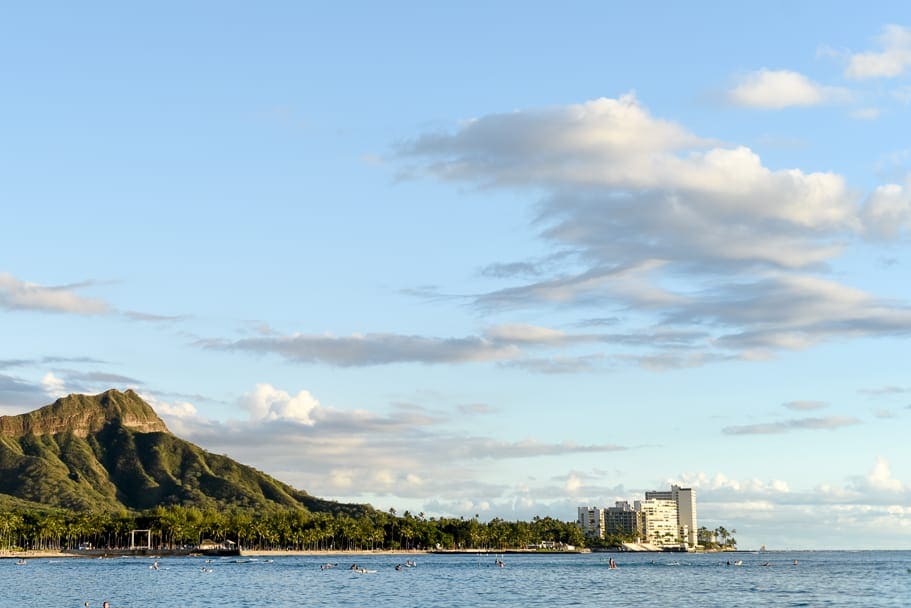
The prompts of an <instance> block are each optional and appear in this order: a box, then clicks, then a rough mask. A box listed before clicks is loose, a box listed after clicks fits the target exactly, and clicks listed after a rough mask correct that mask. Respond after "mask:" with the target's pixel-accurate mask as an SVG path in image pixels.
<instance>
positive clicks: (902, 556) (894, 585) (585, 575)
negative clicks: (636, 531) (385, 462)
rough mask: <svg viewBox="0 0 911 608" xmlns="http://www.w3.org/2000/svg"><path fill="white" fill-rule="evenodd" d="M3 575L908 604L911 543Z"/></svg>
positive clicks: (25, 590)
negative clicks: (904, 547)
mask: <svg viewBox="0 0 911 608" xmlns="http://www.w3.org/2000/svg"><path fill="white" fill-rule="evenodd" d="M610 557H613V558H614V559H615V560H616V562H617V564H618V568H616V569H610V568H609V567H608V559H609V558H610ZM406 559H412V560H415V562H416V565H415V566H414V567H405V568H402V569H400V570H396V568H395V566H396V564H399V563H403V562H404V561H405V560H406ZM497 559H501V560H503V562H504V566H503V567H499V566H498V565H497V564H496V560H497ZM737 560H742V565H735V563H736V562H737ZM795 560H796V561H797V564H796V565H795V564H794V561H795ZM156 561H157V565H158V568H157V569H156V568H155V567H154V566H155V562H156ZM728 561H730V562H731V565H728ZM325 563H337V564H338V566H337V567H335V568H331V569H326V570H321V569H320V566H321V565H322V564H325ZM353 563H356V564H357V565H358V566H359V567H360V568H361V569H364V570H367V572H356V571H352V570H350V566H351V565H352V564H353ZM0 580H2V591H3V592H2V593H0V608H28V607H32V606H34V607H35V608H38V607H41V608H48V607H59V608H70V607H71V608H81V607H83V606H84V604H85V602H88V603H89V606H90V608H101V604H102V602H103V601H105V600H107V601H109V602H110V605H111V608H154V607H157V606H161V607H167V608H193V607H208V606H212V607H214V606H218V607H226V608H235V607H237V608H240V607H250V606H274V607H285V606H289V607H290V606H295V607H297V606H308V607H327V608H328V607H334V606H352V607H354V606H356V607H367V606H390V607H395V608H405V607H409V606H413V607H415V608H417V607H421V608H432V607H454V608H461V607H465V608H468V607H472V608H474V607H480V606H498V607H502V606H517V607H519V606H521V607H526V606H528V607H533V606H547V607H554V606H584V607H587V606H591V607H599V608H605V607H607V608H614V607H624V606H635V607H637V608H642V607H643V606H700V607H702V606H719V607H721V606H724V607H725V608H732V607H740V606H744V607H746V606H750V607H754V606H812V607H817V606H859V607H874V606H896V607H897V606H903V607H906V606H911V551H856V552H855V551H813V552H798V551H789V552H763V553H724V554H719V553H714V554H654V553H647V554H645V553H636V554H634V553H610V554H608V553H592V554H581V555H498V554H496V553H490V554H484V555H425V554H415V555H407V556H405V555H385V554H383V555H379V554H377V555H315V556H314V555H307V556H282V557H275V558H270V559H267V558H247V557H241V558H215V559H210V560H208V561H207V560H206V559H204V558H196V557H174V558H161V559H158V560H153V559H150V558H110V559H78V558H77V559H70V558H67V559H46V558H45V559H30V560H28V562H27V563H26V564H24V565H18V564H17V563H16V560H15V559H6V560H0Z"/></svg>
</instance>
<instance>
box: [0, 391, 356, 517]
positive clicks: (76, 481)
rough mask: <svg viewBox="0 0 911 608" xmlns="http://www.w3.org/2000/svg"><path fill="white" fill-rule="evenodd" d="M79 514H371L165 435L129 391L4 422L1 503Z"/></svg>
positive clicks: (74, 400)
mask: <svg viewBox="0 0 911 608" xmlns="http://www.w3.org/2000/svg"><path fill="white" fill-rule="evenodd" d="M2 495H8V496H9V497H12V498H14V499H19V500H24V501H29V502H31V503H39V504H42V505H47V506H54V507H64V508H67V509H73V510H77V511H83V510H106V511H107V510H111V511H114V510H121V509H124V508H126V509H128V510H133V511H138V510H143V509H148V508H151V507H155V506H158V505H175V504H179V505H184V506H196V507H200V508H216V509H226V508H232V507H240V508H250V509H257V510H275V509H279V508H292V509H305V510H310V511H328V512H347V513H350V514H352V515H357V514H361V513H364V512H367V511H369V510H370V508H369V507H367V506H364V505H347V504H341V503H335V502H331V501H325V500H321V499H318V498H314V497H312V496H310V495H309V494H307V493H306V492H303V491H300V490H296V489H294V488H292V487H291V486H288V485H286V484H283V483H281V482H279V481H277V480H276V479H273V478H272V477H270V476H268V475H266V474H264V473H262V472H260V471H257V470H256V469H254V468H252V467H249V466H245V465H242V464H239V463H237V462H235V461H234V460H231V459H230V458H228V457H227V456H221V455H216V454H211V453H209V452H206V451H205V450H203V449H202V448H200V447H198V446H196V445H194V444H192V443H189V442H187V441H184V440H182V439H180V438H178V437H176V436H175V435H173V434H171V433H170V432H169V431H168V429H167V427H166V426H165V424H164V422H162V420H161V419H160V418H159V417H158V416H157V414H155V412H154V410H153V409H152V408H151V406H149V404H147V403H146V402H145V401H143V400H142V398H140V397H139V395H137V394H136V393H135V392H133V391H131V390H128V391H125V392H120V391H116V390H109V391H106V392H104V393H101V394H100V395H94V396H88V395H70V396H68V397H63V398H61V399H58V400H57V401H55V402H54V403H53V404H51V405H48V406H46V407H43V408H41V409H39V410H35V411H33V412H29V413H27V414H21V415H19V416H2V417H0V500H9V498H5V499H4V498H3V497H2Z"/></svg>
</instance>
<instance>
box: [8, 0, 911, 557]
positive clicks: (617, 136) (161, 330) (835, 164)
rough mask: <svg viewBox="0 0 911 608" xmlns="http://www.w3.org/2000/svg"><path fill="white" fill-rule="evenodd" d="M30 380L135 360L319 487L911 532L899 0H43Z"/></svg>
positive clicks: (23, 320)
mask: <svg viewBox="0 0 911 608" xmlns="http://www.w3.org/2000/svg"><path fill="white" fill-rule="evenodd" d="M0 58H2V59H0V65H2V69H0V90H2V91H3V95H2V96H0V108H2V110H3V111H2V113H0V142H2V143H0V205H2V215H0V217H2V221H0V336H2V340H0V411H2V412H3V413H6V414H14V413H19V412H23V411H27V410H30V409H33V408H35V407H37V406H40V405H44V404H47V403H49V402H50V401H52V400H53V399H54V398H56V397H57V396H60V395H64V394H67V393H70V392H90V393H92V392H99V391H101V390H105V389H107V388H109V387H116V388H127V387H133V388H136V389H137V390H138V391H140V393H141V394H143V395H144V396H145V397H146V398H148V399H149V401H150V403H152V404H153V406H154V407H155V408H156V410H157V411H158V412H159V413H160V414H161V415H162V416H163V417H164V418H165V420H166V422H167V423H168V425H169V426H170V428H171V429H172V430H173V431H174V432H176V433H177V434H179V435H181V436H182V437H184V438H187V439H189V440H191V441H194V442H196V443H198V444H200V445H202V446H203V447H205V448H207V449H209V450H212V451H215V452H219V453H227V454H229V455H231V456H232V457H235V458H236V459H238V460H241V461H242V462H245V463H249V464H252V465H255V466H257V467H258V468H260V469H263V470H265V471H267V472H269V473H271V474H273V475H275V476H276V477H278V478H280V479H282V480H284V481H287V482H289V483H291V484H293V485H295V486H297V487H300V488H303V489H306V490H308V491H310V492H311V493H313V494H315V495H318V496H323V497H327V498H334V499H339V500H351V501H360V502H370V503H372V504H373V505H374V506H377V507H379V508H383V509H386V508H389V507H395V508H396V509H398V510H400V511H401V510H404V509H410V510H412V511H414V512H418V511H424V512H425V513H427V514H429V515H457V516H458V515H468V516H471V515H474V514H476V513H477V514H479V515H480V516H481V517H482V518H485V519H486V518H491V517H495V516H499V517H504V518H507V519H516V518H529V517H531V516H533V515H536V514H538V515H553V516H556V517H559V518H562V519H573V518H574V517H575V509H576V506H578V505H584V504H589V505H609V504H612V503H613V501H614V500H623V499H633V498H636V497H637V496H639V495H641V493H642V492H644V491H645V490H647V489H656V488H660V487H664V486H666V485H668V484H670V483H672V482H675V483H681V484H686V485H691V486H693V487H695V488H696V489H697V497H698V508H699V518H700V523H701V524H704V525H707V526H709V527H714V526H717V525H724V526H726V527H728V528H729V529H730V528H736V529H737V530H738V533H737V535H736V536H737V538H738V540H739V541H740V543H741V545H743V546H748V547H749V546H752V547H757V546H759V545H760V544H766V545H767V546H768V547H770V548H772V547H795V548H796V547H811V548H823V547H836V548H863V547H906V546H907V544H908V542H909V540H911V507H909V506H908V505H909V504H911V469H909V468H908V463H909V462H911V452H909V448H908V445H907V440H906V436H907V431H908V418H909V416H911V409H909V408H911V405H909V404H911V379H909V377H908V365H907V362H906V361H907V356H906V353H907V343H908V334H909V331H911V304H909V303H911V288H909V282H908V281H907V268H908V265H909V263H911V256H909V248H908V237H909V230H911V147H909V143H908V137H907V133H908V132H909V126H911V122H909V110H911V19H909V17H908V15H907V9H906V8H905V7H903V6H902V4H901V3H876V4H873V5H864V6H857V5H856V3H832V2H825V3H811V2H807V3H801V4H798V5H796V6H795V5H793V4H792V3H770V2H761V3H760V2H756V3H737V4H734V5H731V6H724V5H721V4H718V3H695V4H694V3H688V4H686V5H682V4H680V5H675V4H672V3H667V4H664V3H639V4H638V5H637V6H636V7H627V6H619V5H613V6H612V5H608V4H606V3H583V2H571V3H564V4H561V5H560V6H559V7H557V6H555V5H546V4H529V3H508V2H502V3H493V4H491V3H467V4H466V3H459V4H457V5H456V4H453V5H445V4H440V3H431V4H428V3H384V4H382V5H375V6H371V5H366V6H365V5H362V4H357V3H350V4H343V3H333V4H332V5H331V6H330V5H313V6H307V5H304V4H302V3H272V4H270V5H269V6H268V7H251V6H249V5H244V4H241V3H193V4H192V5H190V6H187V5H186V3H158V4H156V5H155V6H154V7H151V6H150V7H136V6H124V5H116V4H114V3H111V4H107V5H106V4H92V5H89V6H86V5H80V6H78V7H76V6H72V5H69V4H66V3H57V4H53V3H42V4H32V5H29V6H28V7H14V8H9V9H7V10H6V11H5V15H4V18H3V19H2V20H0Z"/></svg>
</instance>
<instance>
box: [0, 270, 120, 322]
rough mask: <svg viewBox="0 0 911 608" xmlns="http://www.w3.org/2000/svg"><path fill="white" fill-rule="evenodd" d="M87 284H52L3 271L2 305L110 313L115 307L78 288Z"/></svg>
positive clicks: (14, 308) (37, 309)
mask: <svg viewBox="0 0 911 608" xmlns="http://www.w3.org/2000/svg"><path fill="white" fill-rule="evenodd" d="M85 285H86V284H80V285H60V286H49V287H48V286H44V285H38V284H37V283H29V282H26V281H21V280H19V279H17V278H16V277H14V276H13V275H11V274H9V273H8V272H0V309H6V310H36V311H42V312H59V313H72V314H78V315H100V314H106V313H109V312H110V311H111V309H110V307H109V306H108V305H107V303H105V302H104V301H102V300H98V299H94V298H85V297H82V296H80V295H78V294H77V293H76V292H75V289H77V288H79V287H84V286H85Z"/></svg>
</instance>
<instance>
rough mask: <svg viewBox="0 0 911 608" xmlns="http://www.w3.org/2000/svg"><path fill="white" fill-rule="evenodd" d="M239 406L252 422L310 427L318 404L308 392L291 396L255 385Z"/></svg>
mask: <svg viewBox="0 0 911 608" xmlns="http://www.w3.org/2000/svg"><path fill="white" fill-rule="evenodd" d="M240 405H241V407H243V408H244V409H246V410H247V411H249V412H250V415H251V418H252V419H253V420H290V421H293V422H298V423H301V424H306V425H308V426H312V425H313V424H314V419H313V414H314V412H315V411H316V410H318V409H319V407H320V404H319V401H317V400H316V398H315V397H314V396H313V395H311V394H310V392H309V391H300V392H298V393H297V394H296V395H294V396H291V395H290V394H289V393H287V392H285V391H283V390H279V389H277V388H275V387H274V386H272V385H271V384H257V385H256V388H255V389H254V390H253V391H252V392H250V393H246V394H245V395H244V396H243V397H242V398H241V400H240Z"/></svg>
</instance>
